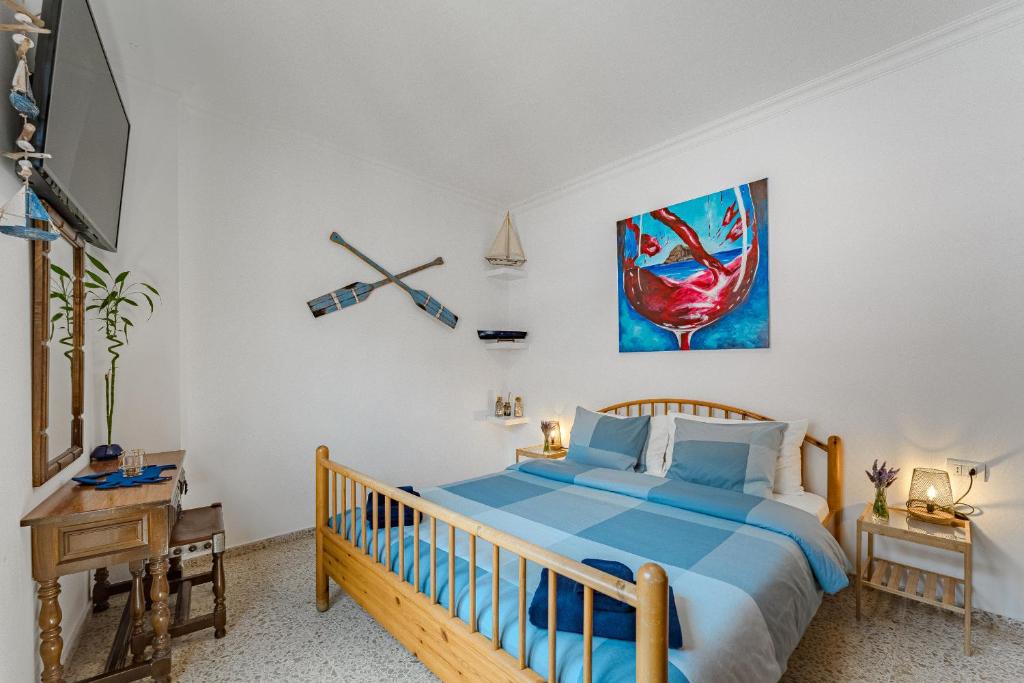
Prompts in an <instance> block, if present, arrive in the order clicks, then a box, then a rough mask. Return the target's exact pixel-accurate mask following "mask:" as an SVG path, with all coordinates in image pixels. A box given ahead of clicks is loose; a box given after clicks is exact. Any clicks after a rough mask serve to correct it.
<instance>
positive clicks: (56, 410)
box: [46, 237, 75, 460]
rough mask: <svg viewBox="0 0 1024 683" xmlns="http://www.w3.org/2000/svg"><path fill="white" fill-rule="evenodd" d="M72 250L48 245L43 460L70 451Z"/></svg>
mask: <svg viewBox="0 0 1024 683" xmlns="http://www.w3.org/2000/svg"><path fill="white" fill-rule="evenodd" d="M74 256H75V254H74V247H72V245H71V243H70V242H68V241H67V240H66V239H64V238H63V237H62V238H60V239H57V240H54V241H53V242H52V243H51V244H50V322H49V347H50V352H49V364H50V371H49V373H48V374H49V380H48V383H47V391H46V393H47V404H48V406H49V410H48V413H49V425H48V428H47V430H46V432H47V449H46V450H47V453H46V456H47V459H48V460H53V459H55V458H57V457H59V456H60V455H61V454H62V453H63V452H64V451H66V450H67V449H68V448H70V447H71V417H72V413H71V386H72V383H71V356H72V352H73V349H74V345H73V342H72V331H73V330H74V324H75V320H74V315H73V303H74V296H73V294H74V277H73V273H74V272H75V271H74Z"/></svg>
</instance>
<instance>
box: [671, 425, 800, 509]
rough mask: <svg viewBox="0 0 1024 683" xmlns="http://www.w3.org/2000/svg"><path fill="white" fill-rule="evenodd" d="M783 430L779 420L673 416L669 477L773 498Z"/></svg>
mask: <svg viewBox="0 0 1024 683" xmlns="http://www.w3.org/2000/svg"><path fill="white" fill-rule="evenodd" d="M785 431H786V425H785V424H784V423H779V422H741V423H737V424H711V423H705V422H694V421H692V420H685V419H681V418H675V440H674V441H673V443H672V444H671V445H670V448H671V449H672V466H671V467H669V469H668V472H667V473H666V474H665V476H666V477H668V478H670V479H682V480H684V481H689V482H692V483H694V484H703V485H704V486H714V487H715V488H720V489H728V490H730V491H742V492H743V493H749V494H751V495H754V496H760V497H762V498H771V496H772V487H773V486H774V484H775V463H776V460H778V458H779V453H780V451H781V449H782V437H783V434H784V433H785Z"/></svg>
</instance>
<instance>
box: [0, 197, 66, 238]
mask: <svg viewBox="0 0 1024 683" xmlns="http://www.w3.org/2000/svg"><path fill="white" fill-rule="evenodd" d="M33 221H38V222H40V223H42V224H43V226H45V227H36V226H35V225H33ZM0 234H4V235H10V236H12V237H22V238H24V239H30V240H45V241H47V242H52V241H53V240H55V239H57V238H58V237H60V233H59V232H57V229H56V228H55V227H54V226H53V221H52V220H51V219H50V214H48V213H46V209H45V208H43V205H42V203H41V202H40V201H39V198H38V197H37V196H36V193H35V192H33V191H32V189H31V188H30V187H29V186H28V184H22V186H21V188H20V189H19V190H18V192H17V193H16V194H15V195H14V196H13V197H11V198H10V200H8V202H7V203H6V204H4V205H3V207H0Z"/></svg>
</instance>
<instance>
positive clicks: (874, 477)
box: [864, 459, 900, 489]
mask: <svg viewBox="0 0 1024 683" xmlns="http://www.w3.org/2000/svg"><path fill="white" fill-rule="evenodd" d="M899 472H900V468H899V467H892V468H888V469H887V468H886V466H885V461H883V462H882V466H881V467H879V466H878V460H877V459H876V460H875V462H874V464H873V465H871V471H868V470H864V474H866V475H868V479H869V480H870V481H871V483H872V484H874V485H875V488H876V489H880V488H889V487H890V486H892V484H893V482H894V481H896V475H897V474H899Z"/></svg>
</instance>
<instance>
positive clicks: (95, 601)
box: [92, 567, 110, 612]
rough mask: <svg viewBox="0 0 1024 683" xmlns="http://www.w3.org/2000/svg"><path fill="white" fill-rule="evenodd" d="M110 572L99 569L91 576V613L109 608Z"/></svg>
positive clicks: (102, 568) (105, 569)
mask: <svg viewBox="0 0 1024 683" xmlns="http://www.w3.org/2000/svg"><path fill="white" fill-rule="evenodd" d="M109 579H110V572H108V571H107V568H106V567H100V568H98V569H97V570H96V573H95V575H94V576H93V581H94V584H93V587H92V611H93V612H102V611H104V610H105V609H107V608H108V607H110V580H109Z"/></svg>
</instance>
